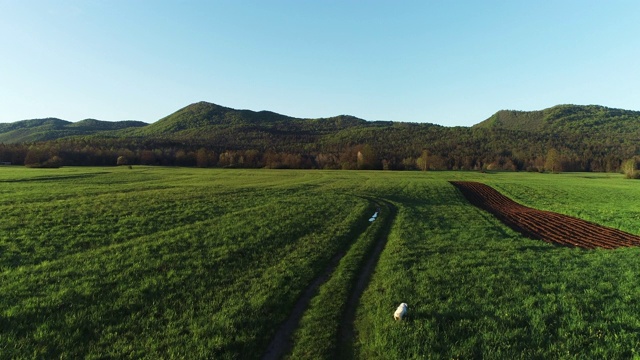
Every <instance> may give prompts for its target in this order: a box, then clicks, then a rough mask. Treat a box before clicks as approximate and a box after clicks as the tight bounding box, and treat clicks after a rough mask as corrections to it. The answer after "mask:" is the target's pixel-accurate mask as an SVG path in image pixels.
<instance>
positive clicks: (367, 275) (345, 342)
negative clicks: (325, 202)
mask: <svg viewBox="0 0 640 360" xmlns="http://www.w3.org/2000/svg"><path fill="white" fill-rule="evenodd" d="M380 201H381V202H382V203H383V204H384V206H385V207H386V208H387V211H389V215H388V216H386V217H385V220H384V225H383V227H382V231H381V233H380V235H379V236H378V239H377V240H376V243H375V246H374V248H373V250H372V251H371V253H370V254H369V257H368V259H367V262H366V263H365V264H364V266H363V267H362V268H361V269H360V273H359V274H358V280H357V281H356V283H355V285H354V287H353V291H352V292H351V295H350V296H349V300H348V301H347V307H346V309H345V311H344V315H343V318H342V322H341V323H340V324H341V325H340V331H339V335H338V339H339V341H340V342H339V344H338V354H337V355H338V356H337V358H339V359H351V358H353V340H354V322H355V319H356V309H357V307H358V304H359V303H360V298H361V297H362V293H363V292H364V289H365V288H366V287H367V285H369V281H370V280H371V275H372V274H373V270H374V269H375V267H376V264H378V260H379V259H380V254H382V250H384V248H385V245H387V239H388V238H389V232H390V231H391V224H393V220H394V219H395V217H396V213H397V208H396V207H395V205H393V204H392V203H390V202H388V201H385V200H380Z"/></svg>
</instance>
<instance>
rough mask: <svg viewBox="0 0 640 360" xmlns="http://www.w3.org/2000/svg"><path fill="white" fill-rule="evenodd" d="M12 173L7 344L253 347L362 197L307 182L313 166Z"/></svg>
mask: <svg viewBox="0 0 640 360" xmlns="http://www.w3.org/2000/svg"><path fill="white" fill-rule="evenodd" d="M13 169H14V168H11V170H10V171H14V170H13ZM84 171H88V173H84ZM12 175H13V176H11V175H8V174H7V173H3V175H2V176H0V178H1V179H0V181H3V182H4V183H3V186H2V194H1V197H0V203H1V205H0V207H1V208H2V211H3V214H5V217H4V218H3V222H2V224H0V226H1V228H0V247H1V248H2V251H0V254H1V258H0V264H2V267H1V269H2V271H1V272H0V293H2V294H3V296H2V306H0V308H1V309H2V312H1V313H0V314H1V317H0V325H1V328H2V332H0V340H1V341H0V344H2V345H0V346H1V348H0V352H2V353H3V354H6V355H7V356H9V357H26V356H32V355H33V356H36V357H46V358H54V357H60V356H63V357H73V358H78V357H89V358H92V357H104V356H110V357H111V356H115V357H148V358H159V357H171V356H175V357H185V358H211V357H214V358H238V357H242V358H251V357H258V356H259V355H260V352H261V350H260V349H262V348H264V346H266V343H267V342H268V340H269V338H270V335H271V333H272V331H273V329H274V328H275V326H276V325H277V324H278V323H279V322H280V321H282V319H284V317H286V316H287V315H288V311H287V310H288V309H289V308H290V306H291V304H292V303H293V302H294V301H295V299H296V297H297V295H298V294H299V293H300V292H301V291H302V289H303V288H304V287H305V286H306V284H307V283H308V282H309V281H310V280H311V278H313V277H314V276H315V274H316V273H317V272H318V271H319V270H321V269H323V268H324V264H325V263H326V261H327V260H328V258H330V256H331V255H332V254H333V253H335V252H336V251H338V250H339V249H341V248H343V247H344V246H345V245H346V244H348V243H349V241H350V239H351V237H352V236H353V235H352V231H355V230H358V229H359V228H360V227H361V225H362V226H366V224H365V223H366V222H367V219H368V218H367V215H364V213H365V211H366V213H367V214H368V213H369V212H370V211H371V209H370V207H369V205H368V202H367V201H365V200H363V199H360V198H354V197H349V196H345V195H342V194H334V193H328V192H323V193H317V192H313V191H311V192H310V191H308V190H310V189H312V188H313V187H314V186H315V183H317V182H318V181H322V178H320V179H319V178H317V177H316V176H314V174H310V173H297V174H294V173H286V174H285V173H276V172H272V173H269V172H259V173H258V172H241V171H240V172H235V173H231V172H212V171H198V170H197V169H195V170H194V169H190V170H182V169H149V168H147V169H144V168H134V170H128V169H107V170H104V171H92V170H84V169H83V170H82V171H81V172H77V171H76V169H61V170H56V171H51V172H48V171H29V170H24V169H16V170H15V172H14V173H13V174H12ZM265 314H268V316H265Z"/></svg>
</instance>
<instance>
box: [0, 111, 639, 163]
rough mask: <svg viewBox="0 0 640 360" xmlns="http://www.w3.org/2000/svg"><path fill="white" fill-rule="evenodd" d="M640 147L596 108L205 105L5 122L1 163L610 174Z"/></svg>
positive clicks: (628, 123) (635, 125)
mask: <svg viewBox="0 0 640 360" xmlns="http://www.w3.org/2000/svg"><path fill="white" fill-rule="evenodd" d="M639 144H640V112H637V111H628V110H620V109H611V108H606V107H603V106H595V105H589V106H577V105H559V106H555V107H552V108H549V109H545V110H540V111H532V112H524V111H509V110H502V111H499V112H497V113H496V114H494V115H493V116H491V117H490V118H489V119H487V120H485V121H483V122H481V123H479V124H477V125H475V126H473V127H444V126H439V125H434V124H421V123H403V122H393V121H365V120H362V119H359V118H356V117H353V116H348V115H341V116H336V117H331V118H321V119H298V118H292V117H288V116H285V115H280V114H277V113H273V112H269V111H259V112H255V111H251V110H236V109H231V108H227V107H223V106H219V105H216V104H212V103H207V102H198V103H195V104H191V105H188V106H186V107H184V108H182V109H180V110H178V111H176V112H175V113H173V114H170V115H169V116H166V117H164V118H162V119H160V120H158V121H157V122H155V123H153V124H148V125H147V124H144V123H140V122H130V121H128V122H117V123H107V122H100V121H97V120H84V121H81V122H78V123H69V122H66V121H63V120H59V119H43V120H26V121H21V122H16V123H12V124H0V161H3V162H11V163H13V164H25V165H29V166H39V165H42V164H45V165H46V164H51V159H52V158H53V157H56V161H55V162H54V163H56V164H61V165H116V164H129V165H131V164H143V165H178V166H200V167H244V168H258V167H268V168H319V169H389V170H411V169H422V170H458V169H468V170H470V169H475V170H530V171H553V172H560V171H609V172H611V171H620V170H621V168H622V164H623V163H624V162H625V161H626V160H628V159H632V158H634V157H635V156H637V155H640V147H639ZM29 154H31V155H30V156H29Z"/></svg>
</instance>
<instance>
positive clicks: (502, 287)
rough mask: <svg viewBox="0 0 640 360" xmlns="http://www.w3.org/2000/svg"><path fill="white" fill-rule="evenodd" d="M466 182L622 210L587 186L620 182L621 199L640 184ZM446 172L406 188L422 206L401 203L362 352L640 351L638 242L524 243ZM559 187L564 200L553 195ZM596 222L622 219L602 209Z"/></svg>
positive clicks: (555, 354) (625, 208)
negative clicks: (606, 246) (400, 308)
mask: <svg viewBox="0 0 640 360" xmlns="http://www.w3.org/2000/svg"><path fill="white" fill-rule="evenodd" d="M443 175H444V174H443ZM446 176H449V177H460V175H456V174H448V175H446ZM462 177H465V178H467V179H475V180H480V181H483V182H486V183H488V184H492V185H494V186H496V187H498V186H497V184H507V185H505V187H506V188H509V189H519V187H518V186H520V185H525V184H528V185H529V186H530V187H529V188H528V189H529V192H527V193H526V195H524V196H523V197H525V198H527V199H528V200H529V201H527V203H528V204H529V205H540V204H542V203H543V202H546V201H548V200H549V199H551V198H554V199H564V198H568V199H572V201H574V203H573V204H572V205H573V207H574V208H590V207H593V202H594V198H595V199H597V200H596V202H597V203H598V204H599V207H600V208H611V207H612V206H614V205H613V204H612V203H611V202H609V201H610V200H609V199H608V198H607V197H606V194H603V193H602V192H595V193H591V192H588V193H589V195H590V198H588V197H587V196H586V195H585V194H584V189H585V187H588V185H589V184H592V186H595V187H598V188H600V189H601V190H602V189H605V188H608V187H610V186H613V187H621V188H623V189H624V190H623V193H624V194H626V195H618V196H627V197H632V198H635V197H637V196H639V195H640V194H639V190H638V189H637V187H633V185H635V184H634V183H631V182H630V181H624V180H623V179H621V178H620V177H619V176H617V177H616V178H614V179H604V178H603V179H600V180H598V179H596V180H595V181H597V182H598V184H599V186H598V185H596V184H593V183H592V182H590V181H593V179H583V178H580V177H579V176H573V177H564V178H558V177H553V176H538V174H535V175H534V174H508V175H507V174H496V175H486V176H481V175H468V176H462ZM444 179H445V177H444V176H442V177H440V176H435V178H434V179H432V180H430V181H425V182H424V183H423V184H422V185H418V184H419V183H417V182H416V183H412V182H411V181H409V180H408V179H407V180H405V181H406V184H405V185H404V186H402V187H403V188H404V190H403V192H404V194H406V197H409V198H413V199H415V204H414V205H412V206H403V207H400V211H399V214H398V218H397V220H396V223H395V226H394V227H393V230H392V232H391V235H390V238H389V243H388V246H387V248H386V249H385V252H384V253H383V254H382V257H381V260H380V263H379V266H378V268H377V270H376V274H375V275H374V278H373V280H372V284H371V285H370V287H369V288H368V290H367V291H366V292H365V295H364V296H363V300H362V301H363V303H362V306H361V308H360V311H359V316H358V320H357V324H356V326H357V329H358V333H359V338H358V343H357V349H358V357H359V358H366V359H389V358H397V359H412V358H425V357H426V358H480V357H484V358H510V359H512V358H522V359H531V358H574V357H575V358H630V357H633V356H634V355H635V353H636V351H638V350H639V349H638V343H639V342H640V336H639V335H638V334H637V333H638V332H637V330H638V329H639V328H640V315H639V311H640V306H639V305H638V304H637V302H636V301H635V299H636V298H637V297H638V296H640V285H638V284H637V282H636V281H635V280H634V278H635V274H637V273H638V271H639V270H640V263H639V262H638V261H637V259H638V256H639V255H640V250H639V249H620V250H615V251H601V250H597V251H583V250H576V249H567V248H560V247H555V246H553V245H550V244H546V243H542V242H539V241H534V240H529V239H524V238H522V237H520V236H519V235H517V234H515V233H513V232H512V231H511V230H509V229H507V228H505V227H504V226H503V225H502V224H500V223H498V222H497V221H496V220H495V219H494V218H492V217H490V216H489V215H488V214H486V213H484V212H482V211H480V210H478V209H475V208H473V207H470V206H469V205H468V204H467V203H466V202H465V201H464V199H463V198H462V197H461V196H460V195H459V194H458V193H457V192H456V191H455V189H453V188H452V187H451V186H450V185H449V184H447V183H446V182H445V181H443V180H444ZM531 189H537V192H534V191H532V190H531ZM549 190H550V192H551V193H553V197H549V196H547V195H543V194H544V193H546V192H547V191H549ZM514 192H515V191H514ZM598 194H602V195H604V197H600V196H598ZM541 195H542V196H541ZM394 197H395V198H397V199H402V197H398V195H395V196H394ZM579 199H582V201H580V200H579ZM586 200H588V201H586ZM399 202H400V203H404V204H407V202H404V201H399ZM603 204H604V205H603ZM565 205H566V204H565ZM617 206H618V216H619V217H620V218H623V219H626V220H627V221H628V220H631V219H633V218H634V216H636V215H635V214H637V213H636V211H637V206H636V205H635V204H632V203H631V202H627V203H623V204H619V205H617ZM547 207H548V208H550V209H552V210H560V209H561V208H562V207H563V206H561V205H558V206H547ZM594 219H595V220H598V221H599V222H602V223H604V224H608V225H614V224H613V223H611V222H610V221H609V220H610V219H609V218H608V217H607V216H598V212H594ZM636 233H638V231H636ZM400 302H407V303H408V304H409V310H410V313H409V314H410V315H409V318H408V319H407V321H404V322H402V323H395V322H393V320H391V316H392V314H393V311H394V309H395V307H396V306H397V304H399V303H400ZM389 349H393V350H392V351H389Z"/></svg>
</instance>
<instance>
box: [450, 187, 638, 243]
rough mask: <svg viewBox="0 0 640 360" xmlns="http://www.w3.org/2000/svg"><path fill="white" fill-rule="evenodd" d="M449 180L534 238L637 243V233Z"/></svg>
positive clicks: (490, 189) (492, 211) (515, 227)
mask: <svg viewBox="0 0 640 360" xmlns="http://www.w3.org/2000/svg"><path fill="white" fill-rule="evenodd" d="M451 184H453V185H454V186H456V187H457V188H458V189H459V190H460V191H461V192H462V194H463V195H464V196H465V197H466V198H467V200H469V202H471V203H472V204H473V205H475V206H478V207H480V208H482V209H485V210H487V211H489V212H490V213H492V214H493V215H495V216H496V217H497V218H498V219H500V220H501V221H502V222H504V223H505V224H507V225H508V226H509V227H511V228H512V229H514V230H516V231H519V232H521V233H523V234H524V235H525V236H528V237H531V238H534V239H540V240H544V241H547V242H550V243H555V244H561V245H565V246H577V247H581V248H585V249H593V248H605V249H614V248H617V247H622V246H640V236H636V235H633V234H629V233H626V232H624V231H620V230H617V229H612V228H608V227H605V226H600V225H597V224H594V223H590V222H588V221H585V220H581V219H577V218H574V217H571V216H567V215H562V214H558V213H554V212H551V211H542V210H537V209H533V208H530V207H526V206H523V205H520V204H518V203H516V202H515V201H513V200H511V199H509V198H508V197H506V196H504V195H502V194H500V193H499V192H498V191H496V190H495V189H493V188H492V187H490V186H487V185H484V184H481V183H477V182H468V181H452V182H451Z"/></svg>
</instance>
